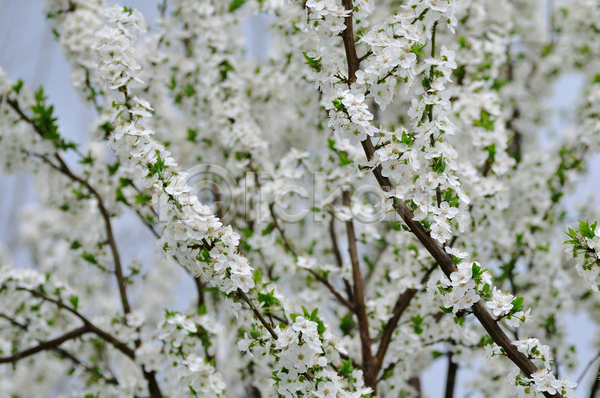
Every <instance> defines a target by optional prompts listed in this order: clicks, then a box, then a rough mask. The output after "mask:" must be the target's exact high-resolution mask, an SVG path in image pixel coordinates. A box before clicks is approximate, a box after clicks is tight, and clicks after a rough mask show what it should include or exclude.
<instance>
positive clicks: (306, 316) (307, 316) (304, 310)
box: [302, 306, 310, 319]
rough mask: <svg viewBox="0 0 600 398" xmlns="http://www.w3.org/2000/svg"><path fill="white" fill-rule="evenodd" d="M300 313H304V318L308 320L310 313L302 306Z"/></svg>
mask: <svg viewBox="0 0 600 398" xmlns="http://www.w3.org/2000/svg"><path fill="white" fill-rule="evenodd" d="M302 312H303V313H304V318H306V319H310V312H308V310H307V309H306V307H305V306H302Z"/></svg>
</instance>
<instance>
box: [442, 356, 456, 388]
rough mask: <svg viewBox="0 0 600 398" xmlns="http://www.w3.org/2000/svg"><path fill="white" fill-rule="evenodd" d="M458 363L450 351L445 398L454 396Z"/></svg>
mask: <svg viewBox="0 0 600 398" xmlns="http://www.w3.org/2000/svg"><path fill="white" fill-rule="evenodd" d="M457 371H458V364H457V363H455V362H454V361H452V353H451V352H449V353H448V372H447V373H446V394H445V395H444V397H445V398H453V397H454V385H455V384H456V372H457Z"/></svg>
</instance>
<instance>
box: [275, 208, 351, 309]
mask: <svg viewBox="0 0 600 398" xmlns="http://www.w3.org/2000/svg"><path fill="white" fill-rule="evenodd" d="M273 206H274V205H273V203H269V210H270V212H271V218H272V219H273V225H274V226H275V228H276V229H277V230H278V231H279V234H280V235H281V239H283V243H284V244H285V247H286V248H287V249H288V250H289V251H290V253H292V256H294V259H295V260H298V252H297V251H296V249H294V247H293V246H292V244H291V243H290V241H289V240H288V238H287V236H286V235H285V231H284V230H283V228H282V227H281V225H279V222H278V221H277V216H276V214H275V209H274V207H273ZM305 269H306V270H307V271H308V272H309V273H310V274H311V275H312V276H314V277H315V278H316V279H317V280H318V281H319V282H321V283H322V284H323V285H325V287H327V289H329V291H330V292H331V294H333V296H334V297H335V298H336V299H337V300H338V301H339V302H340V303H341V304H343V305H344V306H346V307H348V309H349V310H350V311H352V312H354V311H355V308H354V305H352V304H351V303H350V302H349V301H348V300H346V299H345V298H344V296H342V295H341V294H340V293H339V292H338V291H337V290H335V287H333V285H332V284H331V283H329V281H328V280H327V279H326V278H324V277H322V276H321V275H319V273H318V272H316V271H315V270H312V269H308V268H305Z"/></svg>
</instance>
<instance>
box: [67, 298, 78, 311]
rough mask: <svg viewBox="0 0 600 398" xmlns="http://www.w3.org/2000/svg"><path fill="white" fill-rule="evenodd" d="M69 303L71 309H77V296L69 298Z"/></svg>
mask: <svg viewBox="0 0 600 398" xmlns="http://www.w3.org/2000/svg"><path fill="white" fill-rule="evenodd" d="M69 303H71V305H72V306H73V308H75V309H77V307H78V306H79V297H77V296H71V297H69Z"/></svg>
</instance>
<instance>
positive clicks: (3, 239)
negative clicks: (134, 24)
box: [0, 0, 600, 398]
mask: <svg viewBox="0 0 600 398" xmlns="http://www.w3.org/2000/svg"><path fill="white" fill-rule="evenodd" d="M121 3H122V4H123V5H126V6H128V7H133V8H137V9H138V10H140V11H141V12H142V13H143V14H144V15H145V16H146V18H147V20H148V21H149V22H150V23H152V21H154V20H155V19H156V18H157V17H158V15H159V12H158V1H155V0H127V1H125V2H121ZM549 3H551V2H549ZM266 21H267V18H266V17H265V16H258V17H255V18H252V20H249V21H247V23H246V24H245V25H244V27H243V32H244V35H245V37H246V42H247V50H248V53H249V54H251V55H252V56H254V57H256V58H257V59H259V60H262V59H264V54H265V53H266V49H267V48H268V34H267V31H266V28H265V24H266ZM0 68H2V69H3V70H4V72H5V73H6V74H7V76H8V77H9V79H11V80H18V79H22V80H23V81H24V83H25V84H26V85H27V86H29V87H30V88H31V89H34V90H35V89H37V88H38V87H39V86H40V85H43V86H44V91H45V93H47V95H48V97H49V103H51V104H54V106H55V110H56V111H55V112H56V115H57V116H58V118H59V125H60V127H61V130H62V134H63V135H64V136H65V137H66V138H68V139H70V140H72V141H74V142H76V143H78V144H82V145H83V146H85V144H86V131H87V128H88V125H89V124H90V123H91V122H92V121H93V120H94V119H95V112H94V111H93V110H92V109H89V108H87V107H86V106H85V105H83V104H82V103H80V102H79V100H78V98H77V94H76V93H75V91H74V90H73V89H72V88H71V83H70V77H69V75H70V68H69V65H68V64H67V63H66V62H65V60H64V59H63V56H62V54H61V53H60V51H59V48H58V45H57V44H56V42H55V41H54V35H53V34H52V30H51V23H50V21H48V20H46V18H45V14H44V4H43V1H42V0H0ZM582 84H583V81H582V79H581V78H580V77H579V76H576V75H572V76H566V77H564V78H562V79H561V80H560V81H558V82H557V83H556V85H555V87H554V98H553V99H552V105H553V106H555V108H556V110H557V112H555V116H554V120H553V123H552V127H551V128H550V129H549V130H548V131H546V132H544V135H545V136H543V137H540V138H541V140H540V142H541V143H540V145H544V143H547V142H548V138H550V137H551V136H553V135H557V134H560V132H561V129H563V128H564V127H565V125H566V124H567V123H568V120H569V115H570V114H571V113H572V111H573V105H574V103H575V101H576V100H577V98H578V95H579V92H580V90H581V87H582ZM598 170H600V156H598V155H596V156H595V157H594V158H593V159H592V162H591V163H590V165H589V173H588V176H587V178H585V179H584V180H583V181H582V183H581V184H580V186H579V189H578V191H577V193H576V194H575V195H573V196H572V197H570V198H569V199H568V200H569V203H570V204H572V205H575V204H576V203H577V202H578V201H583V200H586V199H587V198H589V196H590V195H592V196H594V197H596V200H595V203H596V204H598V203H599V202H598V200H597V194H598V193H600V178H598V176H597V174H596V173H597V171H598ZM36 200H37V199H36V192H35V190H34V189H33V186H32V184H31V181H30V179H29V178H28V177H27V176H26V175H10V176H7V175H4V174H2V172H1V171H0V259H4V260H7V261H9V262H10V263H12V264H13V265H14V266H16V267H28V266H30V265H31V260H30V258H29V257H28V254H27V251H26V250H25V249H24V246H23V244H22V240H21V238H20V231H19V214H20V213H21V212H22V210H23V209H24V208H26V207H27V206H35V203H36ZM573 221H574V222H575V220H573ZM119 224H120V225H119V227H118V228H117V230H118V231H119V236H118V239H119V241H120V242H123V244H121V247H122V250H124V251H126V253H124V254H125V255H126V256H128V257H130V258H131V257H135V258H137V259H139V260H142V261H143V260H144V259H147V260H151V258H152V256H153V238H152V237H151V235H149V234H148V236H144V237H143V238H144V239H140V238H141V237H140V236H139V235H136V234H135V233H131V232H132V231H138V232H139V231H140V228H138V226H136V225H127V224H128V223H119ZM121 224H122V225H121ZM186 286H187V285H186ZM189 288H190V295H193V294H194V293H193V290H191V289H192V286H191V283H190V284H189ZM567 322H568V323H569V325H570V327H569V331H570V334H569V341H570V343H571V344H574V345H575V346H576V347H577V352H578V358H579V364H580V366H579V369H578V370H577V372H575V373H574V374H572V375H570V376H571V378H572V379H576V378H577V377H578V376H579V374H580V373H581V370H582V369H583V368H584V367H585V365H586V364H587V363H588V362H589V361H590V360H591V359H592V358H593V357H594V355H595V354H596V350H592V349H591V348H592V347H591V345H590V343H591V340H592V338H593V335H594V333H596V330H595V326H594V325H593V324H592V323H591V322H590V321H589V320H588V319H587V317H586V316H585V315H573V316H571V317H570V318H568V319H567ZM473 365H474V366H477V365H476V364H473ZM446 366H447V361H444V360H440V361H438V362H436V363H435V364H434V366H432V367H431V369H430V370H429V371H428V372H427V373H426V374H425V375H424V376H423V379H422V380H421V383H422V386H423V389H424V392H425V395H426V396H429V397H442V396H443V393H444V391H443V388H444V385H445V377H446ZM595 369H597V365H596V366H593V367H592V370H591V371H590V372H588V375H587V377H586V379H585V380H584V381H583V383H582V384H583V385H584V386H585V387H583V388H581V389H579V390H578V392H577V397H578V398H583V397H584V396H587V395H586V394H587V393H588V391H589V388H587V386H589V385H590V384H591V383H592V382H593V377H594V373H595ZM467 380H469V372H468V370H465V369H464V368H461V370H460V371H459V374H458V383H457V384H458V385H457V387H458V388H457V390H456V393H455V397H457V398H462V397H470V396H472V395H471V394H470V393H469V391H468V390H467V389H465V388H464V387H463V386H461V383H463V382H465V381H467Z"/></svg>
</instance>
